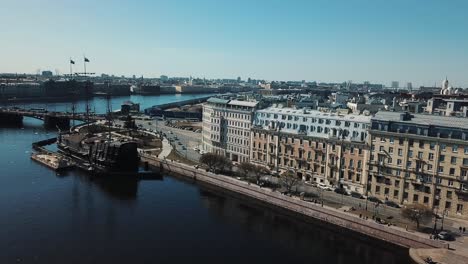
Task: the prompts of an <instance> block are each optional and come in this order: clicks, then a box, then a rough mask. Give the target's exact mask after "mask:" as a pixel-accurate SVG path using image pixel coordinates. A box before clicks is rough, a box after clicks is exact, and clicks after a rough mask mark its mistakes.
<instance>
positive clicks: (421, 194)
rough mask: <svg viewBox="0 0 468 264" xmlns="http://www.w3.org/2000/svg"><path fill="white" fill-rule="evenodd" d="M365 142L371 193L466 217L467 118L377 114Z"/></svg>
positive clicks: (467, 191) (385, 198)
mask: <svg viewBox="0 0 468 264" xmlns="http://www.w3.org/2000/svg"><path fill="white" fill-rule="evenodd" d="M369 139H370V159H369V191H370V193H371V195H373V196H376V197H379V198H381V199H383V200H392V201H394V202H397V203H400V204H412V203H420V204H424V205H427V206H429V207H430V208H433V209H434V210H435V211H436V212H438V213H439V214H442V213H445V214H446V215H450V216H458V217H463V218H468V142H467V141H466V140H467V139H468V119H466V118H457V117H445V116H435V115H422V114H409V113H398V112H378V113H377V114H376V115H375V116H374V117H373V118H372V120H371V129H370V130H369Z"/></svg>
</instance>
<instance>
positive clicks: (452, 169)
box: [449, 168, 455, 176]
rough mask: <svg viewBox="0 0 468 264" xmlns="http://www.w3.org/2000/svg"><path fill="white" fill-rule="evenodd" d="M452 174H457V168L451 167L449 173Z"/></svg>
mask: <svg viewBox="0 0 468 264" xmlns="http://www.w3.org/2000/svg"><path fill="white" fill-rule="evenodd" d="M449 174H450V175H451V176H453V175H454V174H455V168H450V173H449Z"/></svg>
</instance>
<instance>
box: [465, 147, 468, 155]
mask: <svg viewBox="0 0 468 264" xmlns="http://www.w3.org/2000/svg"><path fill="white" fill-rule="evenodd" d="M465 154H468V146H465Z"/></svg>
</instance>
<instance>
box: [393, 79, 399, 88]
mask: <svg viewBox="0 0 468 264" xmlns="http://www.w3.org/2000/svg"><path fill="white" fill-rule="evenodd" d="M398 87H400V83H399V82H398V81H392V88H393V89H398Z"/></svg>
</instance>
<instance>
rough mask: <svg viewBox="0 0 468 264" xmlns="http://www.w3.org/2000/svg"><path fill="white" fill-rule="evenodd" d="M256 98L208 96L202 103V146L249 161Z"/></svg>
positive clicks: (214, 151)
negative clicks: (247, 99) (252, 99)
mask: <svg viewBox="0 0 468 264" xmlns="http://www.w3.org/2000/svg"><path fill="white" fill-rule="evenodd" d="M256 107H257V102H251V101H238V100H226V99H220V98H215V97H213V98H210V99H208V101H207V103H205V104H204V105H203V132H202V137H203V138H202V142H203V147H202V149H203V150H204V151H206V152H213V153H217V154H221V155H225V156H226V157H228V158H229V159H231V160H232V161H234V162H248V161H249V157H250V128H251V126H252V119H253V114H254V111H255V109H256Z"/></svg>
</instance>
